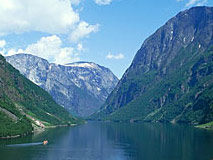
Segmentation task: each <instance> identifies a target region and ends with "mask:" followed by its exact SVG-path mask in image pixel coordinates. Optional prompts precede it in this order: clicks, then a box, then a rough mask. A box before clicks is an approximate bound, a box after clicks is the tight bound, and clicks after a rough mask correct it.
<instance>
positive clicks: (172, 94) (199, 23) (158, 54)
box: [92, 7, 213, 124]
mask: <svg viewBox="0 0 213 160" xmlns="http://www.w3.org/2000/svg"><path fill="white" fill-rule="evenodd" d="M212 60H213V7H194V8H191V9H189V10H186V11H183V12H180V13H179V14H177V15H176V16H175V17H173V18H171V19H170V20H169V21H168V22H167V23H166V24H165V25H164V26H162V27H161V28H159V29H158V30H157V31H156V32H155V33H154V34H153V35H151V36H150V37H149V38H147V39H146V40H145V42H144V43H143V44H142V46H141V48H140V49H139V50H138V52H137V53H136V55H135V57H134V59H133V62H132V64H131V66H130V67H129V68H128V69H127V71H126V72H125V74H124V75H123V77H122V78H121V80H120V81H119V82H118V85H117V86H116V88H115V89H114V90H113V92H112V93H111V94H110V95H109V96H108V98H107V100H106V103H105V104H104V105H103V107H102V109H101V111H99V112H97V113H96V114H94V115H93V116H92V118H96V119H109V120H116V121H120V120H121V121H122V120H123V121H126V120H127V121H129V120H144V121H168V122H184V123H192V124H196V123H206V122H209V121H213V116H212V115H213V109H212V108H213V106H212V104H213V103H212V102H213V98H212V96H211V95H213V90H212V87H213V81H212V79H213V65H212Z"/></svg>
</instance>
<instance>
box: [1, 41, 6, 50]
mask: <svg viewBox="0 0 213 160" xmlns="http://www.w3.org/2000/svg"><path fill="white" fill-rule="evenodd" d="M5 45H6V41H5V40H0V48H4V46H5Z"/></svg>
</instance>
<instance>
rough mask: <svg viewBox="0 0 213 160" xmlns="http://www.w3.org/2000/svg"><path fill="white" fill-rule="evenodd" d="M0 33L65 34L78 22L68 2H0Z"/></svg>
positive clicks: (21, 0) (2, 0) (0, 0)
mask: <svg viewBox="0 0 213 160" xmlns="http://www.w3.org/2000/svg"><path fill="white" fill-rule="evenodd" d="M0 4H4V5H0V23H1V25H0V33H3V34H7V33H14V32H16V33H19V32H26V31H39V32H46V33H52V34H56V33H67V32H69V31H70V30H71V29H72V28H73V26H74V25H75V24H76V23H77V22H79V21H80V18H79V14H78V13H77V12H75V11H74V10H73V8H72V6H71V2H70V0H7V1H5V0H0Z"/></svg>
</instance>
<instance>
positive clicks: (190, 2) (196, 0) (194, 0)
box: [185, 0, 200, 7]
mask: <svg viewBox="0 0 213 160" xmlns="http://www.w3.org/2000/svg"><path fill="white" fill-rule="evenodd" d="M199 1H200V0H189V1H188V2H187V3H186V5H185V6H186V7H189V6H193V5H195V4H196V3H197V2H199Z"/></svg>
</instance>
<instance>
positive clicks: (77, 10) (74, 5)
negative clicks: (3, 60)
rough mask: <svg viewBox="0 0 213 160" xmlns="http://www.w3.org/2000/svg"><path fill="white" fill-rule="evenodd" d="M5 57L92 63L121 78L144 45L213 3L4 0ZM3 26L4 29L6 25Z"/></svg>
mask: <svg viewBox="0 0 213 160" xmlns="http://www.w3.org/2000/svg"><path fill="white" fill-rule="evenodd" d="M0 4H4V5H1V6H0V24H1V25H0V53H1V54H3V55H13V54H18V53H23V52H24V53H30V54H34V55H37V56H39V57H42V58H45V59H47V60H49V61H50V62H54V63H59V64H65V63H70V62H75V61H91V62H95V63H98V64H100V65H103V66H106V67H108V68H110V69H111V70H112V71H113V72H114V73H115V75H117V76H118V77H119V78H121V76H122V74H123V73H124V72H125V70H126V69H127V68H128V67H129V65H130V64H131V61H132V59H133V58H134V55H135V54H136V52H137V50H138V49H139V48H140V47H141V45H142V43H143V41H144V40H145V39H146V38H147V37H148V36H150V35H151V34H152V33H154V32H155V31H156V30H157V29H158V28H159V27H160V26H162V25H163V24H165V23H166V21H167V20H169V19H170V18H171V17H173V16H175V15H176V14H177V13H178V12H179V11H182V10H185V9H187V8H190V7H193V6H197V5H207V6H213V1H212V0H211V1H210V0H162V1H157V0H147V1H143V0H37V1H34V0H7V1H5V0H0ZM2 24H3V25H2Z"/></svg>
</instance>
